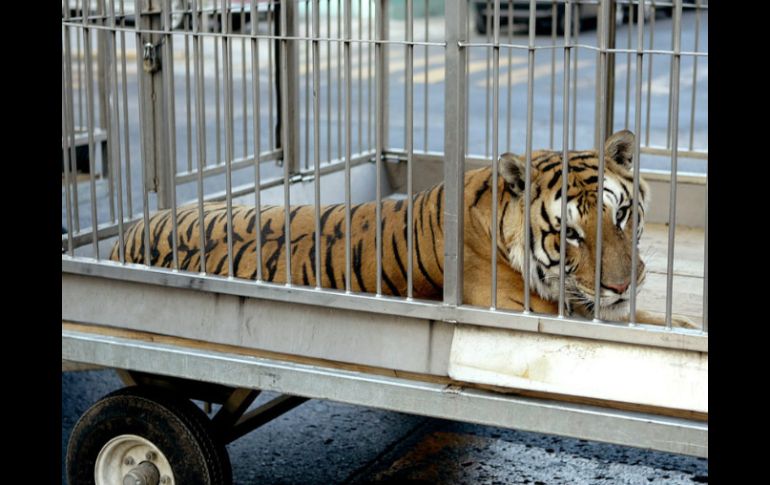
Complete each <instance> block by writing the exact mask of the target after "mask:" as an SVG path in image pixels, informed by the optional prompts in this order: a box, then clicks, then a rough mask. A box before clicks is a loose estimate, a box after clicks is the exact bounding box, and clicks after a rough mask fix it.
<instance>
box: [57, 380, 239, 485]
mask: <svg viewBox="0 0 770 485" xmlns="http://www.w3.org/2000/svg"><path fill="white" fill-rule="evenodd" d="M122 434H135V435H139V436H141V437H143V438H146V439H148V440H149V441H151V442H152V443H153V444H154V445H155V446H157V447H158V448H159V449H160V450H161V451H162V452H163V454H164V455H165V456H166V458H167V459H168V462H169V464H170V465H171V468H172V470H173V473H174V483H175V484H202V485H203V484H205V485H231V484H232V469H231V466H230V458H229V456H228V454H227V450H226V449H225V447H224V445H223V444H221V442H220V441H219V440H218V439H217V438H216V436H215V433H214V432H213V430H212V427H211V423H210V421H209V419H208V418H207V417H206V415H205V414H204V413H203V411H201V410H200V408H198V407H197V406H196V405H195V404H193V403H192V402H191V401H189V400H187V399H180V398H178V397H176V396H173V395H171V394H169V393H168V392H166V391H162V390H158V389H155V388H149V387H144V386H143V387H127V388H123V389H120V390H118V391H116V392H113V393H111V394H108V395H107V396H105V397H103V398H102V399H100V400H99V401H97V402H96V403H95V404H94V405H93V406H91V407H90V408H89V409H88V410H87V411H86V412H85V413H84V414H83V416H81V418H80V419H79V420H78V422H77V423H76V424H75V427H74V428H73V430H72V434H71V436H70V440H69V444H68V446H67V459H66V460H67V461H66V464H67V480H68V483H69V484H70V485H85V484H88V485H93V483H94V466H95V463H96V457H97V456H98V454H99V451H100V450H101V449H102V447H103V446H104V445H105V444H106V443H107V442H108V441H109V440H111V439H112V438H114V437H116V436H119V435H122Z"/></svg>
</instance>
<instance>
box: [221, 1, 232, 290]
mask: <svg viewBox="0 0 770 485" xmlns="http://www.w3.org/2000/svg"><path fill="white" fill-rule="evenodd" d="M228 3H229V0H222V20H223V21H222V26H221V27H222V34H223V35H222V68H223V73H222V74H223V75H222V82H223V84H224V89H225V203H226V208H225V210H226V216H227V275H228V276H229V277H231V278H232V277H234V276H235V270H234V268H233V194H232V191H233V173H232V161H233V107H234V105H233V84H232V76H233V73H232V68H233V65H232V48H231V45H230V42H231V41H232V38H231V37H229V36H228V35H227V34H229V33H230V29H231V24H230V6H229V5H228Z"/></svg>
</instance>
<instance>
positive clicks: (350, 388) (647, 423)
mask: <svg viewBox="0 0 770 485" xmlns="http://www.w3.org/2000/svg"><path fill="white" fill-rule="evenodd" d="M62 359H66V360H69V361H73V362H83V363H88V364H95V365H102V366H107V367H113V368H119V369H127V370H134V371H141V372H152V373H153V374H161V375H169V376H175V377H182V378H185V379H193V380H197V381H203V382H213V383H217V384H222V385H228V386H233V387H239V388H251V389H261V390H266V391H274V392H280V393H284V394H291V395H298V396H303V397H306V398H313V399H328V400H331V401H338V402H343V403H348V404H355V405H361V406H374V407H378V408H381V409H387V410H391V411H398V412H405V413H412V414H418V415H423V416H432V417H437V418H444V419H452V420H457V421H466V422H472V423H478V424H483V425H491V426H503V427H507V428H513V429H520V430H524V431H533V432H539V433H549V434H556V435H562V436H571V437H575V438H581V439H589V440H597V441H604V442H608V443H615V444H619V445H626V446H636V447H642V448H650V449H655V450H660V451H666V452H672V453H682V454H688V455H695V456H701V457H708V423H703V422H696V421H691V420H686V419H681V418H671V417H662V416H656V415H652V414H644V413H637V412H631V411H619V410H612V409H604V408H601V407H598V406H589V405H583V404H571V403H563V402H557V401H549V400H544V399H535V398H525V397H519V396H512V395H504V394H500V393H494V392H490V391H482V390H477V389H467V388H463V387H459V386H453V385H446V384H442V383H433V382H423V381H418V380H409V379H403V378H396V377H389V376H380V375H375V374H366V373H362V372H353V371H348V370H341V369H333V368H328V367H319V366H311V365H305V364H298V363H293V362H286V361H278V360H273V359H265V358H259V357H252V356H246V355H239V354H233V353H225V352H217V351H211V350H205V349H200V348H191V347H186V346H183V345H170V344H163V343H156V342H144V341H137V340H132V339H126V338H118V337H110V336H104V335H95V334H89V333H86V332H76V331H70V330H62Z"/></svg>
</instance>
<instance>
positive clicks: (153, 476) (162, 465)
mask: <svg viewBox="0 0 770 485" xmlns="http://www.w3.org/2000/svg"><path fill="white" fill-rule="evenodd" d="M94 481H95V483H96V485H113V484H116V483H122V484H123V485H173V484H174V483H175V482H174V474H173V473H172V471H171V465H170V464H169V462H168V459H167V458H166V457H165V455H164V454H163V453H162V452H161V451H160V449H158V447H157V446H155V445H154V444H153V443H152V442H151V441H149V440H147V439H145V438H142V437H141V436H137V435H132V434H124V435H120V436H116V437H114V438H112V439H111V440H110V441H108V442H107V443H106V444H105V445H104V446H103V447H102V449H101V451H99V455H98V456H97V457H96V464H95V466H94Z"/></svg>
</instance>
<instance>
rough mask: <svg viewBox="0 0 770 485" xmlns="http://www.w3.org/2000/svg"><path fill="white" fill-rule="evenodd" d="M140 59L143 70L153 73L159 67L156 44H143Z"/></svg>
mask: <svg viewBox="0 0 770 485" xmlns="http://www.w3.org/2000/svg"><path fill="white" fill-rule="evenodd" d="M142 60H143V61H144V72H147V73H150V74H152V73H154V72H157V71H158V70H159V69H160V57H158V46H157V45H154V44H153V43H151V42H147V43H145V44H144V49H143V52H142Z"/></svg>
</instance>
